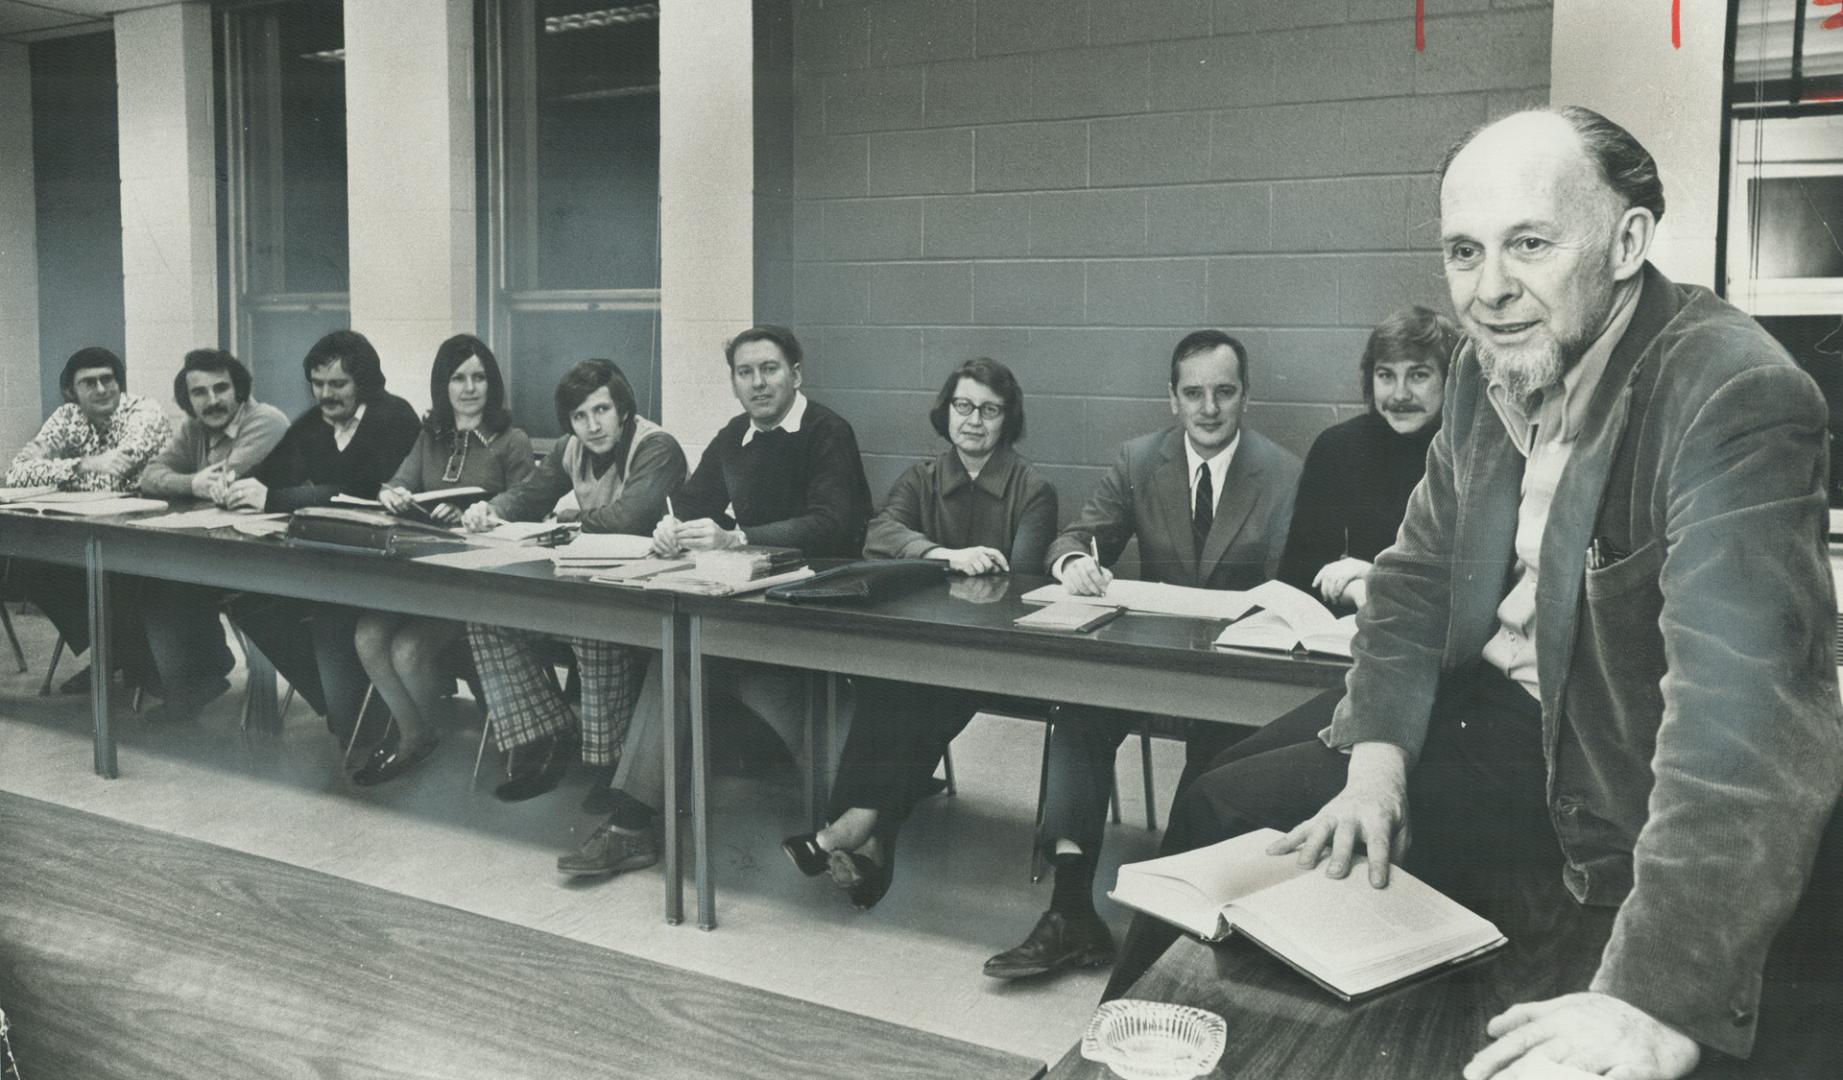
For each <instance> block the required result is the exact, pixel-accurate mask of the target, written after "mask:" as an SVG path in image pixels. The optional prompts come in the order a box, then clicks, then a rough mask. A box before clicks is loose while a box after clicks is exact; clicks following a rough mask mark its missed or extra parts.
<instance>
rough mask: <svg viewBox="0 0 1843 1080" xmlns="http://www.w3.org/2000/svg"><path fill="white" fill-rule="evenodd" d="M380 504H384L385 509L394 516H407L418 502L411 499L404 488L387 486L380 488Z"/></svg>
mask: <svg viewBox="0 0 1843 1080" xmlns="http://www.w3.org/2000/svg"><path fill="white" fill-rule="evenodd" d="M378 502H380V503H383V504H384V509H386V510H389V511H390V512H391V513H393V514H406V513H408V512H409V509H410V506H411V505H413V504H414V503H415V502H416V500H415V499H412V498H410V493H409V492H407V491H405V490H403V489H402V488H400V487H391V486H390V485H389V484H385V485H384V486H383V487H380V488H378Z"/></svg>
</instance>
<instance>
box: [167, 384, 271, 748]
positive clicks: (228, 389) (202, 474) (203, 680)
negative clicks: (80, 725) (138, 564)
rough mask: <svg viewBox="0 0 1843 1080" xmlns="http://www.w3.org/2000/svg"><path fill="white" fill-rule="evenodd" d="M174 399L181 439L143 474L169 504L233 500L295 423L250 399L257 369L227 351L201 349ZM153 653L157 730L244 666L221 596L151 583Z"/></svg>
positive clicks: (189, 711) (196, 587)
mask: <svg viewBox="0 0 1843 1080" xmlns="http://www.w3.org/2000/svg"><path fill="white" fill-rule="evenodd" d="M173 400H174V401H176V402H178V403H179V408H180V409H181V410H183V411H184V412H185V414H186V421H185V423H183V424H181V425H180V426H179V433H178V434H177V435H175V436H174V437H173V440H172V441H171V442H169V443H168V444H167V446H166V450H165V451H163V452H162V453H161V454H160V456H159V457H157V458H155V459H154V460H153V461H150V462H148V463H147V468H145V469H143V470H142V472H141V491H142V493H143V494H146V495H152V496H155V497H156V498H162V499H187V498H193V499H213V500H216V501H218V502H220V503H222V502H224V501H225V500H226V499H227V498H228V492H229V489H230V485H231V483H232V482H233V481H235V480H236V478H237V477H239V476H247V475H249V474H250V473H253V472H255V471H256V469H257V468H258V467H259V466H260V465H261V464H262V462H263V460H264V459H265V458H267V457H268V456H269V454H270V452H272V451H273V450H274V449H275V447H276V446H277V445H278V444H279V443H280V442H281V441H282V435H283V433H284V432H286V431H287V430H288V418H287V417H286V416H283V415H282V411H281V410H280V409H277V408H276V407H275V406H273V405H264V404H263V403H262V402H260V401H257V400H256V399H255V398H253V397H251V396H250V370H249V368H247V367H244V366H243V362H242V361H241V360H238V359H237V358H236V357H234V356H232V355H231V354H229V353H227V352H225V351H224V350H222V349H193V350H192V351H191V352H189V353H187V354H186V358H185V362H184V363H183V364H182V365H181V366H180V368H179V374H178V375H175V376H174V377H173ZM142 596H143V604H144V609H145V617H146V621H147V645H148V648H149V650H150V651H151V652H152V653H153V657H154V666H155V668H156V670H158V672H159V674H160V685H161V686H162V687H164V688H165V690H166V696H165V699H164V700H163V701H162V702H161V703H160V705H159V706H158V707H156V708H153V709H150V710H148V713H147V718H148V719H149V720H150V721H152V722H155V723H159V722H162V721H166V720H178V719H183V718H186V717H189V716H193V715H196V713H197V712H198V710H199V709H201V708H203V707H204V706H205V705H206V704H208V703H210V702H211V701H212V700H214V699H215V698H217V697H218V696H219V695H221V694H223V693H224V691H225V690H227V689H229V688H230V683H229V682H227V681H226V679H225V676H226V675H228V674H230V669H231V667H232V666H233V665H234V664H235V663H236V660H235V658H234V657H232V656H231V654H230V648H229V646H227V645H225V644H224V627H223V624H222V623H220V622H219V621H218V604H219V603H220V602H221V601H222V599H223V597H224V592H223V590H221V589H218V588H215V587H213V586H211V585H206V584H200V583H196V582H189V581H163V580H159V579H149V580H147V581H146V582H145V583H144V584H143V587H142Z"/></svg>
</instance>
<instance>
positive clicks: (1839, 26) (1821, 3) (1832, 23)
mask: <svg viewBox="0 0 1843 1080" xmlns="http://www.w3.org/2000/svg"><path fill="white" fill-rule="evenodd" d="M1814 2H1815V3H1816V4H1817V6H1818V7H1843V0H1814ZM1823 28H1824V29H1826V30H1843V11H1839V12H1837V13H1836V14H1835V15H1832V16H1831V17H1830V18H1828V19H1825V20H1824V22H1823Z"/></svg>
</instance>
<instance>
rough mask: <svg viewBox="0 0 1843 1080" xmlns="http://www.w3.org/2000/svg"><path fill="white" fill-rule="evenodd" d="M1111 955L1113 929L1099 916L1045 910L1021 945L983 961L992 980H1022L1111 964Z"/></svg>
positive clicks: (1112, 950)
mask: <svg viewBox="0 0 1843 1080" xmlns="http://www.w3.org/2000/svg"><path fill="white" fill-rule="evenodd" d="M1113 956H1114V946H1113V932H1112V931H1110V930H1108V929H1107V924H1106V923H1104V922H1102V921H1101V918H1100V916H1098V915H1088V916H1085V917H1077V918H1069V917H1067V916H1065V915H1063V914H1062V912H1060V911H1046V912H1044V913H1043V917H1042V918H1040V919H1038V920H1037V925H1036V928H1035V929H1033V930H1031V932H1030V936H1029V937H1027V938H1025V939H1024V943H1023V944H1022V945H1019V946H1018V947H1017V948H1015V949H1007V950H1005V951H1004V952H1001V953H999V954H998V955H997V956H994V957H992V958H991V959H990V960H987V961H986V962H985V973H986V974H987V975H990V976H991V977H992V978H994V979H1024V978H1029V977H1031V976H1033V975H1047V974H1049V973H1050V972H1052V971H1064V970H1067V969H1069V968H1083V967H1099V966H1101V965H1102V964H1111V963H1113Z"/></svg>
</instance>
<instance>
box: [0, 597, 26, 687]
mask: <svg viewBox="0 0 1843 1080" xmlns="http://www.w3.org/2000/svg"><path fill="white" fill-rule="evenodd" d="M0 626H4V627H6V640H7V643H8V644H10V645H12V646H13V661H14V662H15V663H17V664H18V665H19V673H20V674H21V675H24V674H25V673H26V651H25V650H24V649H22V648H20V647H19V635H18V634H16V633H14V632H13V617H12V616H11V615H9V614H7V611H6V602H5V601H0Z"/></svg>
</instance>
